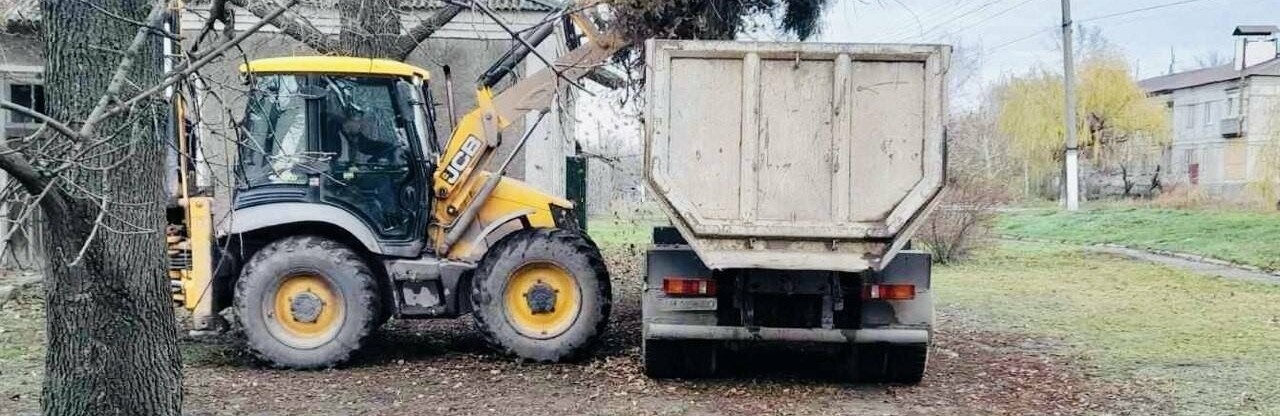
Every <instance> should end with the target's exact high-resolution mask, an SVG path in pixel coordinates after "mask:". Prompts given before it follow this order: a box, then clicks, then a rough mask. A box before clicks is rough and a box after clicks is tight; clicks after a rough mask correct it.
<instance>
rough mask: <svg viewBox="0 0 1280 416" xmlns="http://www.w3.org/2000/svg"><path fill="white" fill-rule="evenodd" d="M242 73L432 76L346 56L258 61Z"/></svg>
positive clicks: (392, 63)
mask: <svg viewBox="0 0 1280 416" xmlns="http://www.w3.org/2000/svg"><path fill="white" fill-rule="evenodd" d="M240 72H254V73H272V74H288V73H330V74H367V75H390V76H401V77H411V76H414V75H417V76H421V77H422V78H423V79H427V78H429V77H430V75H429V74H428V73H427V71H426V70H425V69H422V68H418V67H416V66H413V65H409V64H406V63H403V62H396V61H391V60H386V59H370V58H353V57H346V56H289V57H282V58H266V59H255V60H252V61H249V63H248V64H245V65H240Z"/></svg>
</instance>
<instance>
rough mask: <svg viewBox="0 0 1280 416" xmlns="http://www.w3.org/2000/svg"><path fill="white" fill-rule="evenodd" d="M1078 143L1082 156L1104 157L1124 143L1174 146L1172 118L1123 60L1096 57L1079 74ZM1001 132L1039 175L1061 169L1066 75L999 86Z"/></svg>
mask: <svg viewBox="0 0 1280 416" xmlns="http://www.w3.org/2000/svg"><path fill="white" fill-rule="evenodd" d="M1077 72H1078V73H1079V76H1078V78H1077V83H1076V97H1077V103H1076V105H1077V108H1076V115H1077V122H1076V123H1077V124H1076V131H1077V140H1078V143H1079V145H1080V147H1081V151H1082V152H1085V151H1091V152H1092V154H1093V155H1104V154H1106V153H1107V152H1108V151H1110V150H1112V148H1114V149H1115V151H1120V150H1119V149H1120V148H1121V147H1122V146H1118V144H1121V143H1127V142H1129V141H1130V140H1133V139H1137V140H1141V141H1143V142H1144V143H1146V144H1151V145H1161V144H1166V143H1168V142H1169V139H1170V134H1169V123H1170V121H1169V115H1168V113H1167V111H1165V108H1164V105H1163V104H1162V103H1161V102H1158V101H1156V100H1153V99H1151V98H1148V97H1147V95H1146V93H1145V92H1144V91H1143V90H1142V88H1141V87H1139V86H1138V84H1137V82H1136V81H1135V80H1134V79H1133V77H1132V76H1130V72H1129V68H1128V66H1127V65H1126V64H1125V62H1124V59H1123V58H1122V57H1119V56H1116V55H1112V54H1103V53H1099V54H1091V55H1089V56H1088V57H1086V58H1085V60H1084V61H1083V62H1082V63H1081V66H1080V69H1079V70H1078V71H1077ZM998 93H999V94H998V97H999V98H1000V111H999V112H1000V116H999V120H1000V121H999V127H1000V131H1001V132H1002V133H1004V134H1005V135H1007V136H1009V137H1010V139H1012V148H1013V150H1014V154H1015V155H1016V156H1019V157H1021V158H1023V159H1024V160H1026V161H1027V162H1028V166H1030V167H1031V168H1032V169H1034V170H1036V172H1037V173H1045V172H1047V171H1049V170H1051V169H1055V168H1056V162H1055V161H1056V160H1060V157H1061V154H1062V151H1063V148H1064V147H1065V140H1064V137H1065V136H1066V133H1065V130H1066V128H1065V126H1064V124H1063V106H1064V102H1063V101H1064V100H1063V96H1062V95H1063V88H1062V76H1061V75H1059V74H1056V73H1050V72H1047V71H1044V70H1037V71H1035V72H1033V73H1031V74H1028V75H1024V76H1019V77H1013V78H1011V79H1009V80H1007V81H1006V82H1005V83H1004V85H1002V86H1001V87H999V91H998Z"/></svg>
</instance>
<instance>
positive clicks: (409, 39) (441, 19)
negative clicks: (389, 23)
mask: <svg viewBox="0 0 1280 416" xmlns="http://www.w3.org/2000/svg"><path fill="white" fill-rule="evenodd" d="M460 12H462V6H458V5H454V4H449V5H445V6H444V8H442V9H440V10H438V11H436V12H435V13H432V14H431V16H430V17H428V18H426V19H425V20H423V21H422V22H419V23H418V25H417V26H414V27H412V28H410V29H409V31H408V32H406V33H405V34H404V35H401V36H400V37H399V38H398V39H396V57H397V58H399V59H400V60H401V61H403V60H406V59H409V54H411V53H413V50H414V49H417V48H418V45H421V44H422V42H423V41H425V40H427V38H429V37H431V35H432V34H435V33H436V31H437V30H440V28H442V27H444V25H445V24H447V23H449V21H451V20H453V18H454V17H455V16H457V15H458V13H460Z"/></svg>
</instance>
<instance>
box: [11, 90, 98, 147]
mask: <svg viewBox="0 0 1280 416" xmlns="http://www.w3.org/2000/svg"><path fill="white" fill-rule="evenodd" d="M0 108H3V109H5V110H9V111H15V112H19V113H22V114H25V115H27V116H30V117H32V118H34V119H36V120H40V122H42V123H44V124H45V125H46V126H49V127H51V128H53V129H54V130H57V131H58V133H62V134H64V135H66V136H67V137H70V138H72V139H75V138H77V137H80V133H76V131H75V130H72V129H71V127H69V126H67V125H66V124H62V122H60V121H58V120H54V119H53V118H52V117H49V116H46V115H44V114H41V113H40V112H39V111H36V110H32V109H30V108H27V107H23V106H20V105H17V104H14V103H13V102H12V101H9V100H5V99H0Z"/></svg>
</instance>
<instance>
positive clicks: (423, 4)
mask: <svg viewBox="0 0 1280 416" xmlns="http://www.w3.org/2000/svg"><path fill="white" fill-rule="evenodd" d="M210 1H211V0H194V1H192V2H191V3H193V4H201V3H209V2H210ZM250 1H254V0H250ZM259 1H261V0H259ZM12 3H13V6H12V8H9V9H8V10H3V9H0V13H3V16H2V17H3V21H0V28H3V29H4V31H10V32H14V31H34V30H38V29H39V26H40V1H39V0H13V1H12ZM298 4H300V5H302V6H306V7H312V8H317V9H323V8H337V7H338V0H300V1H299V2H298ZM486 4H488V5H489V7H491V8H493V9H494V10H498V11H506V12H550V11H552V10H555V9H556V8H557V7H559V5H560V1H559V0H487V2H486ZM444 6H445V2H444V0H400V9H402V10H404V11H424V10H432V9H439V8H442V7H444Z"/></svg>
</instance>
